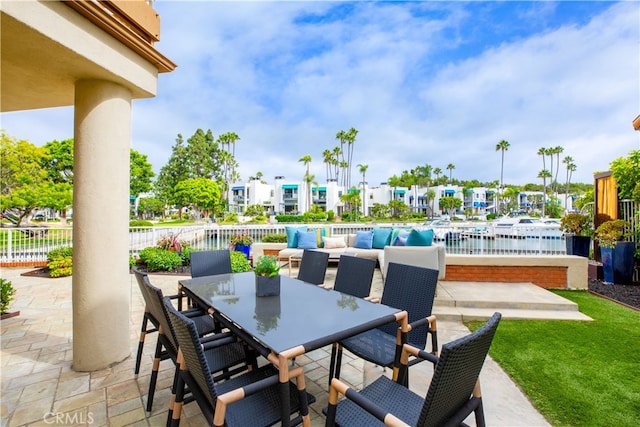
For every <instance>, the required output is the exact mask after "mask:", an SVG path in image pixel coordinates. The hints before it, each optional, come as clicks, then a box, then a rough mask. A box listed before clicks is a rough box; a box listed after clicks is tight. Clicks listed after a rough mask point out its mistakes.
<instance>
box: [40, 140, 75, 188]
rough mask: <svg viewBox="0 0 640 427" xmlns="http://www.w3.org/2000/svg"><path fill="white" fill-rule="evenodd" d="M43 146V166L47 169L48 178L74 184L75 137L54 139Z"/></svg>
mask: <svg viewBox="0 0 640 427" xmlns="http://www.w3.org/2000/svg"><path fill="white" fill-rule="evenodd" d="M42 148H43V149H44V151H45V156H44V158H43V162H42V167H44V168H45V169H46V170H47V178H48V179H49V180H51V181H53V182H66V183H69V184H73V138H69V139H63V140H62V141H58V140H53V141H50V142H47V143H46V144H45V145H44V146H43V147H42Z"/></svg>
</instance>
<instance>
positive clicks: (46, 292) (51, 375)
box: [0, 268, 548, 427]
mask: <svg viewBox="0 0 640 427" xmlns="http://www.w3.org/2000/svg"><path fill="white" fill-rule="evenodd" d="M29 270H30V269H24V268H3V269H2V272H1V276H2V277H3V278H6V279H8V280H11V281H12V283H13V285H14V287H15V288H16V289H17V298H16V301H15V302H14V303H13V304H12V306H11V310H12V311H14V310H20V315H19V316H17V317H14V318H11V319H6V320H3V321H2V323H1V351H0V357H1V362H0V368H1V385H0V391H1V393H2V399H1V400H2V401H1V405H0V425H2V426H8V427H17V426H51V425H86V426H89V425H91V426H114V427H116V426H162V425H165V422H166V414H167V405H168V401H169V396H170V386H171V382H172V376H173V365H172V363H171V362H170V361H163V362H162V363H161V367H160V375H159V380H158V386H157V391H156V396H155V398H154V408H153V411H152V413H151V414H146V413H145V409H144V408H145V405H146V397H147V389H148V384H149V375H150V372H151V364H152V359H153V351H154V348H155V335H156V334H150V335H149V336H148V337H147V340H146V343H145V347H144V358H143V365H142V368H141V372H140V375H139V376H138V378H135V377H134V374H133V368H134V364H135V361H134V358H133V357H131V356H130V357H129V358H127V359H125V360H123V361H122V362H120V363H116V364H114V365H113V366H112V367H109V368H106V369H103V370H100V371H95V372H91V373H84V372H75V371H73V369H72V368H71V363H72V351H73V349H72V337H71V321H72V313H71V278H60V279H49V278H38V277H25V276H21V273H24V272H26V271H29ZM334 274H335V270H333V271H331V269H330V270H329V271H328V272H327V282H328V283H332V281H333V278H334V277H335V276H334ZM151 280H152V283H154V284H155V285H156V286H159V287H161V288H162V289H163V290H165V292H167V293H174V292H175V289H176V286H177V278H176V277H175V276H166V275H152V276H151ZM127 286H130V287H131V323H130V328H129V331H126V332H125V333H128V334H129V336H130V341H131V354H132V355H135V351H136V348H137V345H138V339H139V336H138V334H139V328H140V322H141V319H142V313H143V311H144V302H143V300H142V297H141V296H140V294H139V291H138V287H137V284H136V283H135V279H134V278H133V276H131V282H130V283H129V284H127ZM381 289H382V282H381V278H380V277H376V279H374V285H373V288H372V294H376V293H380V292H381ZM438 331H439V340H440V342H441V343H444V342H448V341H450V340H452V339H455V338H457V337H460V336H463V335H465V334H467V333H468V332H469V331H468V330H467V329H466V327H464V325H462V324H461V323H460V322H458V321H442V322H438ZM329 359H330V347H326V348H322V349H319V350H316V351H314V352H311V353H309V354H306V355H304V356H301V357H298V358H297V359H296V363H298V364H300V365H303V366H304V369H305V374H306V377H307V389H308V391H309V392H310V393H312V394H314V395H315V397H316V399H317V400H316V402H315V403H314V404H313V405H312V406H311V418H312V425H313V426H321V425H324V416H323V415H322V412H321V411H322V408H323V407H324V406H326V402H327V397H328V396H327V388H328V387H327V382H328V365H329ZM381 374H387V375H388V374H389V371H388V370H387V372H386V373H384V372H382V369H380V368H379V367H375V366H373V365H371V364H368V363H365V362H362V361H361V360H359V359H354V358H349V357H348V354H347V353H345V357H344V358H343V368H342V374H341V378H342V379H343V380H345V381H347V382H348V383H350V384H351V385H352V386H354V387H356V388H361V387H362V386H363V384H365V383H368V382H369V381H371V380H373V379H375V378H376V377H377V376H378V375H381ZM430 375H431V366H430V364H429V363H421V364H419V365H416V366H414V367H412V369H411V389H412V390H414V391H415V392H416V393H418V394H421V395H424V394H425V393H426V390H427V388H428V381H429V378H430ZM481 382H482V388H483V395H484V402H485V417H486V420H487V425H493V426H498V425H501V426H543V425H548V423H547V422H546V421H545V419H544V418H543V417H542V416H541V415H540V414H539V413H538V412H537V411H536V410H535V409H534V408H533V407H532V406H531V404H530V403H529V402H528V400H527V399H526V397H525V396H524V395H523V394H522V393H521V392H520V390H519V389H518V388H517V386H516V385H515V384H514V383H513V382H512V381H511V380H510V379H509V378H508V376H507V375H506V374H505V373H504V372H503V371H502V369H500V367H499V366H498V365H497V364H496V363H495V362H493V361H492V360H491V359H490V358H488V359H487V362H486V363H485V367H484V369H483V372H482V375H481ZM471 424H473V420H471ZM181 425H182V426H204V425H206V422H205V420H204V417H202V415H201V414H200V410H199V408H198V406H197V404H196V403H190V404H188V405H185V407H184V411H183V415H182V419H181Z"/></svg>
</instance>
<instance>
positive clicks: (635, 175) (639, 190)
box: [610, 150, 640, 201]
mask: <svg viewBox="0 0 640 427" xmlns="http://www.w3.org/2000/svg"><path fill="white" fill-rule="evenodd" d="M610 166H611V173H612V175H613V178H614V179H615V180H616V186H617V187H618V192H619V196H620V198H621V199H633V200H636V201H640V150H632V151H630V152H629V155H628V156H627V157H618V158H617V159H615V160H614V161H612V162H611V164H610Z"/></svg>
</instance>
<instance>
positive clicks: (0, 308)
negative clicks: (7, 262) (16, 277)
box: [0, 278, 16, 314]
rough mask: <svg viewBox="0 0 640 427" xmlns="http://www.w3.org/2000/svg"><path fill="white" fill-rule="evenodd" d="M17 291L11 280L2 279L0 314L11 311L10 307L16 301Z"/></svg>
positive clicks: (0, 286)
mask: <svg viewBox="0 0 640 427" xmlns="http://www.w3.org/2000/svg"><path fill="white" fill-rule="evenodd" d="M15 294H16V290H15V288H14V287H13V284H12V283H11V281H10V280H7V279H2V278H0V313H1V314H5V313H6V312H7V311H9V306H10V305H11V303H12V302H13V301H14V300H15Z"/></svg>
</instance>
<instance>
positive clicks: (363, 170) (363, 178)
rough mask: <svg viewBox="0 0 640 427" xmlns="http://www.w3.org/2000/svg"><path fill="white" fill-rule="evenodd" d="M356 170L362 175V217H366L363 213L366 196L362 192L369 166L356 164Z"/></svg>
mask: <svg viewBox="0 0 640 427" xmlns="http://www.w3.org/2000/svg"><path fill="white" fill-rule="evenodd" d="M358 169H359V170H360V173H361V174H362V212H363V214H364V215H366V214H367V213H366V212H364V209H365V202H366V199H365V197H366V194H365V191H364V184H365V181H366V174H367V169H369V165H363V164H358Z"/></svg>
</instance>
